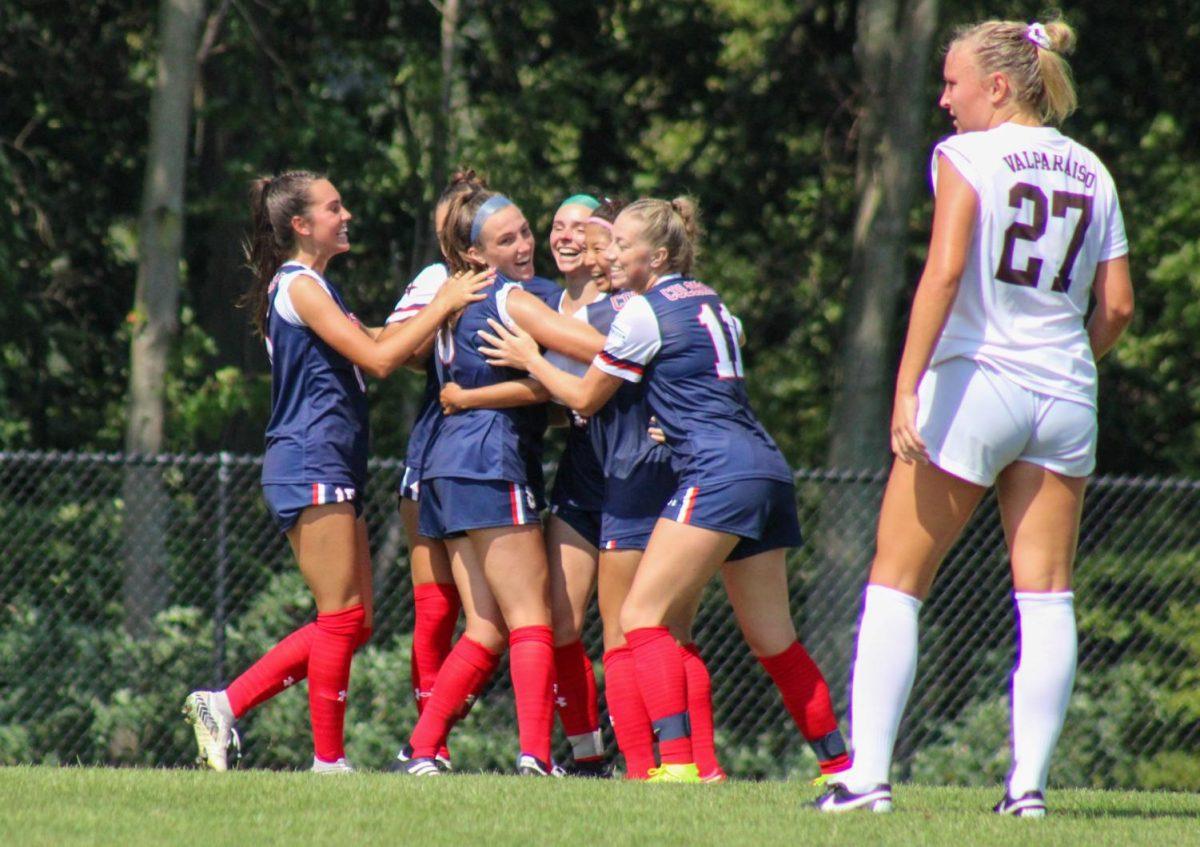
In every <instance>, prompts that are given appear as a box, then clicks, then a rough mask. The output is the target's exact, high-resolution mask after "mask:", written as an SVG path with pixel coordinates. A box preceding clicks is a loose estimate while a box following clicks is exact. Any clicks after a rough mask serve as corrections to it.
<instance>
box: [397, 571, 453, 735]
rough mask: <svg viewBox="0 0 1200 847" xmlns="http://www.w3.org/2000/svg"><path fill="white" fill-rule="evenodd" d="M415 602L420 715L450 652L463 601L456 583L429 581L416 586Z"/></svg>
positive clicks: (414, 651)
mask: <svg viewBox="0 0 1200 847" xmlns="http://www.w3.org/2000/svg"><path fill="white" fill-rule="evenodd" d="M413 603H414V605H415V606H416V612H417V616H416V621H415V622H414V623H413V637H412V661H411V665H410V668H411V671H412V687H413V697H414V699H416V701H417V714H418V715H420V714H421V712H422V711H423V710H424V708H425V703H426V701H428V699H429V694H430V692H432V691H433V681H434V680H435V679H437V675H438V671H439V670H441V668H442V662H444V661H446V657H447V656H449V655H450V647H451V645H452V642H453V639H454V627H455V625H456V624H457V623H458V611H459V609H461V608H462V602H461V600H459V597H458V589H457V588H455V587H454V586H453V585H443V584H441V583H439V582H427V583H424V584H423V585H414V586H413Z"/></svg>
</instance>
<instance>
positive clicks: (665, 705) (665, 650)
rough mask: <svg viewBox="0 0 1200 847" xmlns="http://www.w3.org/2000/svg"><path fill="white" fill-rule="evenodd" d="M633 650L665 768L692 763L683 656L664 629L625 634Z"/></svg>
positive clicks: (639, 680)
mask: <svg viewBox="0 0 1200 847" xmlns="http://www.w3.org/2000/svg"><path fill="white" fill-rule="evenodd" d="M625 641H626V642H627V643H628V644H629V648H630V649H631V650H632V651H633V659H634V667H635V668H636V671H637V683H638V690H639V691H641V693H642V701H643V702H644V703H645V704H646V713H647V714H648V715H649V716H650V724H651V726H653V727H654V734H655V736H656V737H657V739H658V755H659V757H660V758H661V759H662V762H663V764H664V765H668V764H670V765H675V764H688V763H691V762H694V761H695V759H694V758H693V753H692V739H691V730H690V729H689V727H688V690H687V672H686V671H685V670H684V666H683V653H682V652H681V651H680V649H679V645H678V644H676V643H675V639H674V638H672V637H671V631H670V630H669V629H667V628H666V627H665V626H648V627H642V628H640V629H635V630H631V631H629V632H627V633H625Z"/></svg>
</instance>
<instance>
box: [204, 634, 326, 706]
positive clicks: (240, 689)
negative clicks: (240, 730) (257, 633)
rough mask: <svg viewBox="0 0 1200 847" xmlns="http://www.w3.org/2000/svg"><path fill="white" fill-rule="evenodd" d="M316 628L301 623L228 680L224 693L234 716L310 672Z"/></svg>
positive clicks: (269, 697) (272, 695) (270, 696)
mask: <svg viewBox="0 0 1200 847" xmlns="http://www.w3.org/2000/svg"><path fill="white" fill-rule="evenodd" d="M316 632H317V625H316V624H315V623H310V624H307V625H305V626H302V627H300V628H299V629H298V630H296V631H295V632H293V633H292V634H291V635H289V636H288V637H287V638H285V639H283V640H282V641H280V642H279V643H278V644H276V645H275V646H274V647H272V648H271V649H270V650H268V651H267V652H266V654H265V655H264V656H263V657H262V658H261V659H259V660H258V661H257V662H255V663H254V664H253V665H251V666H250V667H249V668H247V669H246V670H245V671H244V672H243V673H242V675H241V676H239V677H238V678H237V679H235V680H234V681H233V682H231V683H229V687H228V688H226V689H225V694H226V696H227V697H229V706H230V708H232V709H233V716H234V717H235V718H240V717H241V716H242V715H244V714H246V712H248V711H250V710H251V709H253V708H254V707H255V706H257V705H258V704H259V703H262V702H264V701H266V700H270V699H271V698H272V697H274V696H275V695H276V694H278V693H279V692H280V691H283V689H285V688H287V687H288V686H289V685H293V684H294V683H297V682H299V681H300V680H302V679H304V678H305V677H306V676H308V653H309V650H310V649H312V641H313V636H315V635H316Z"/></svg>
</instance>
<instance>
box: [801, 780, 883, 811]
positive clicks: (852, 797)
mask: <svg viewBox="0 0 1200 847" xmlns="http://www.w3.org/2000/svg"><path fill="white" fill-rule="evenodd" d="M813 805H814V806H816V808H817V811H820V812H829V813H832V814H836V813H838V812H852V811H854V810H855V809H864V810H866V811H868V812H875V813H876V814H884V813H886V812H890V811H891V810H892V786H890V785H888V784H887V783H881V784H879V785H876V786H875V787H874V788H872V789H870V790H868V791H864V792H862V793H861V794H855V793H854V792H853V791H851V790H850V789H849V788H847V787H846V786H844V785H842V783H840V782H830V783H828V787H827V788H826V791H825V793H824V794H822V795H821V796H820V797H818V798H817V799H816V800H814V801H813Z"/></svg>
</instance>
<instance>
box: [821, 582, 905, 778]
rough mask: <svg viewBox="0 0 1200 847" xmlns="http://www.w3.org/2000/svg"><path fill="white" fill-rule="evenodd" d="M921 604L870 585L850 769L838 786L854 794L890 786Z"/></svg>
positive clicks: (854, 692) (853, 704) (855, 687)
mask: <svg viewBox="0 0 1200 847" xmlns="http://www.w3.org/2000/svg"><path fill="white" fill-rule="evenodd" d="M920 611H921V601H920V600H918V599H917V598H916V597H913V596H912V595H910V594H905V593H904V592H902V591H897V590H896V589H894V588H887V587H885V586H882V585H868V586H867V590H866V592H865V595H864V598H863V614H862V623H861V624H860V625H859V628H858V651H857V654H856V655H855V657H854V674H853V682H852V689H851V696H850V729H851V748H852V749H853V751H854V754H853V755H854V765H853V767H851V768H850V770H848V771H846V772H845V773H844V774H838V776H837V781H838V782H842V783H845V785H846V787H847V788H849V789H850V790H851V791H853V792H855V793H861V792H863V791H867V790H869V789H871V788H873V787H875V786H876V785H878V784H879V783H881V782H887V781H888V771H889V770H890V769H891V765H892V750H893V748H894V747H895V746H896V730H897V729H898V728H899V726H900V717H901V715H903V714H904V706H905V704H906V703H907V702H908V695H909V693H910V692H911V691H912V684H913V677H914V676H915V675H916V672H917V613H918V612H920Z"/></svg>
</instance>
